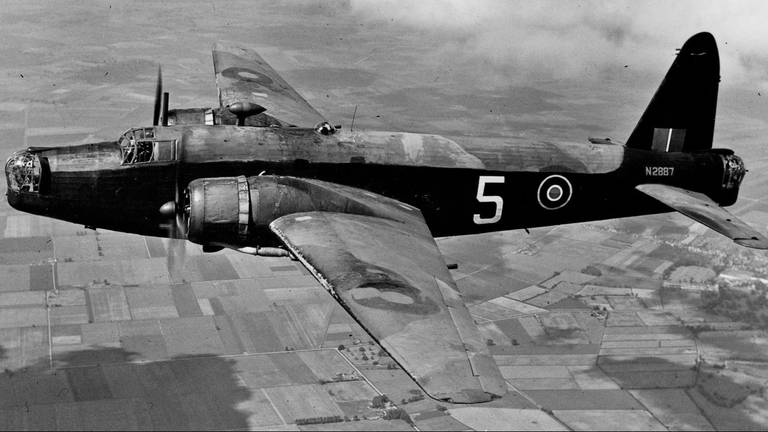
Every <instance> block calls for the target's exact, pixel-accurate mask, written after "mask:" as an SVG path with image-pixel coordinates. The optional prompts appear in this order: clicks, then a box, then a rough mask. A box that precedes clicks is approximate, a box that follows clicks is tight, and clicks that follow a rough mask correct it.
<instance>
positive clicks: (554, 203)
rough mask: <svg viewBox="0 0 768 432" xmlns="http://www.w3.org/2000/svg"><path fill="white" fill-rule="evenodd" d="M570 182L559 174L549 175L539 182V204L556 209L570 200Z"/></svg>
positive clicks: (549, 208) (571, 191) (548, 208)
mask: <svg viewBox="0 0 768 432" xmlns="http://www.w3.org/2000/svg"><path fill="white" fill-rule="evenodd" d="M572 193H573V188H572V187H571V182H569V181H568V179H567V178H565V177H563V176H561V175H551V176H549V177H547V178H545V179H544V180H543V181H542V182H541V184H539V190H538V191H537V193H536V194H537V198H538V200H539V205H541V206H542V207H544V208H545V209H547V210H557V209H559V208H561V207H563V206H565V205H566V204H568V201H570V200H571V194H572Z"/></svg>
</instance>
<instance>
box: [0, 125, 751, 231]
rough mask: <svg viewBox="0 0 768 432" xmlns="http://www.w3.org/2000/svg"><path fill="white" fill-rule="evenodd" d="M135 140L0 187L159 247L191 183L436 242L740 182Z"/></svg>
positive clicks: (724, 198) (583, 159)
mask: <svg viewBox="0 0 768 432" xmlns="http://www.w3.org/2000/svg"><path fill="white" fill-rule="evenodd" d="M134 131H137V132H134V133H133V134H132V135H130V136H131V138H132V139H136V140H137V141H139V140H140V136H139V132H138V131H140V133H141V136H142V137H143V136H144V135H146V136H147V137H151V138H146V139H145V141H147V142H149V143H158V144H156V145H155V147H154V152H155V155H154V156H151V159H150V160H141V159H140V158H137V155H136V154H133V153H130V154H129V153H127V150H126V145H127V141H126V139H127V138H126V136H125V135H124V136H123V137H122V138H121V140H119V141H116V142H102V143H96V144H87V145H79V146H71V147H55V148H47V149H30V150H28V151H27V153H26V154H28V155H31V156H30V157H33V158H36V159H35V160H37V161H38V162H37V164H38V165H39V170H40V172H39V176H38V178H37V181H38V185H37V186H31V187H29V188H21V189H20V190H18V191H15V190H13V189H14V188H12V187H9V190H8V200H9V202H10V204H11V205H12V206H13V207H15V208H17V209H19V210H22V211H26V212H30V213H35V214H39V215H43V216H49V217H54V218H58V219H63V220H67V221H70V222H75V223H79V224H84V225H86V226H89V227H94V228H106V229H111V230H118V231H124V232H131V233H136V234H142V235H152V236H167V235H168V224H169V220H168V217H167V215H163V214H161V212H160V211H159V209H160V208H161V206H163V204H164V203H167V202H169V201H173V200H174V199H176V198H177V197H178V195H177V194H178V191H179V190H180V189H183V188H185V187H186V185H188V184H189V182H191V181H192V180H194V179H198V178H210V177H231V176H236V175H244V176H256V175H259V174H265V175H278V176H295V177H301V178H312V179H319V180H325V181H329V182H333V183H338V184H343V185H347V186H353V187H357V188H360V189H363V190H366V191H370V192H373V193H378V194H381V195H384V196H387V197H390V198H394V199H397V200H400V201H402V202H404V203H407V204H410V205H412V206H414V207H416V208H418V209H420V210H421V211H422V213H423V215H424V217H425V219H426V221H427V224H428V225H429V227H430V229H431V231H432V234H433V235H434V236H451V235H463V234H474V233H482V232H490V231H503V230H510V229H519V228H532V227H538V226H547V225H556V224H563V223H573V222H583V221H590V220H600V219H608V218H616V217H624V216H633V215H643V214H651V213H660V212H667V211H670V209H669V208H668V207H667V206H665V205H663V204H661V203H659V202H658V201H656V200H654V199H652V198H650V197H648V196H647V195H645V194H643V193H640V192H638V191H636V190H635V189H634V187H635V186H636V185H638V184H643V183H664V184H668V185H673V186H678V187H681V188H685V189H688V190H691V191H696V192H701V193H704V194H706V195H708V196H709V197H710V198H712V199H713V200H715V201H716V202H718V203H719V204H721V205H730V204H732V203H733V202H735V199H736V196H737V194H738V182H736V183H735V185H734V184H730V185H729V184H728V183H729V179H728V177H729V175H730V174H729V170H728V168H727V165H728V164H727V160H726V159H728V158H730V159H733V158H736V157H735V156H731V155H730V152H728V151H709V152H701V153H664V152H653V151H645V150H637V149H630V148H625V147H623V146H620V145H610V144H608V145H606V144H552V143H527V142H523V141H520V140H513V139H489V140H481V139H471V140H470V139H447V138H444V137H440V136H436V135H421V134H405V133H389V132H356V133H354V132H353V133H350V132H346V133H345V132H339V133H336V134H334V135H322V134H319V133H317V132H316V131H315V130H314V129H296V128H257V127H236V126H171V127H154V128H145V129H137V130H134ZM134 135H135V136H134ZM161 145H163V146H168V148H167V149H165V150H159V149H160V147H159V146H161ZM131 151H133V152H138V151H139V150H137V149H136V148H133V150H131ZM137 154H138V153H137ZM736 159H738V158H736ZM738 163H739V164H741V161H740V160H738ZM741 168H742V169H743V165H742V166H741ZM8 175H9V183H10V182H11V179H10V175H11V174H10V173H9V174H8ZM739 180H740V179H739ZM272 240H274V239H272ZM265 241H266V239H265Z"/></svg>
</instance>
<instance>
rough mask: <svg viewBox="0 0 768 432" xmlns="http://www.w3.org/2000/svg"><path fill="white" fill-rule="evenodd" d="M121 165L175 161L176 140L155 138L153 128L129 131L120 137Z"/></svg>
mask: <svg viewBox="0 0 768 432" xmlns="http://www.w3.org/2000/svg"><path fill="white" fill-rule="evenodd" d="M120 152H121V153H122V159H123V161H122V164H123V165H134V164H142V163H149V162H166V161H172V160H175V159H176V140H164V139H158V138H155V130H154V129H153V128H142V129H131V130H129V131H128V132H126V133H124V134H123V136H122V137H120Z"/></svg>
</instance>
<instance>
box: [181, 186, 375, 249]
mask: <svg viewBox="0 0 768 432" xmlns="http://www.w3.org/2000/svg"><path fill="white" fill-rule="evenodd" d="M187 197H188V198H187V199H188V202H187V203H185V206H184V212H185V217H186V219H187V239H189V240H190V241H193V242H195V243H199V244H203V245H208V246H226V247H234V248H240V247H244V246H276V245H279V244H280V242H279V240H278V238H277V237H276V236H275V235H274V234H273V233H272V231H270V229H269V224H270V223H271V222H272V221H274V220H275V219H277V218H279V217H282V216H285V215H288V214H294V213H302V212H310V211H329V212H343V213H355V214H363V215H373V214H377V210H376V209H374V208H372V207H369V206H366V205H362V204H361V203H360V200H359V199H354V198H355V197H354V196H353V195H351V194H350V193H349V192H347V191H345V190H344V189H343V188H340V187H338V186H336V187H328V185H327V184H326V183H324V182H320V181H317V180H305V179H298V178H294V177H278V176H254V177H248V178H246V177H244V176H240V177H218V178H203V179H197V180H194V181H192V182H190V183H189V186H188V188H187Z"/></svg>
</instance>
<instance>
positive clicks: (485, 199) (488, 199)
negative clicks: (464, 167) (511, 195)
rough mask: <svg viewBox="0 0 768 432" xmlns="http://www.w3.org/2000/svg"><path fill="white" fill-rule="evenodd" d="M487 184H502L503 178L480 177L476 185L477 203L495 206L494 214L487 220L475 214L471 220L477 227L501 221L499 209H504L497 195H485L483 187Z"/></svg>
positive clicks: (502, 201) (501, 200)
mask: <svg viewBox="0 0 768 432" xmlns="http://www.w3.org/2000/svg"><path fill="white" fill-rule="evenodd" d="M487 183H504V177H502V176H480V180H479V182H478V183H477V201H478V202H481V203H494V204H496V212H495V213H494V215H493V216H491V217H489V218H483V217H480V215H479V214H477V213H475V215H474V217H473V218H472V220H473V221H474V222H475V224H477V225H482V224H492V223H496V222H498V221H500V220H501V209H502V208H503V207H504V200H503V199H502V198H501V197H500V196H497V195H488V196H486V195H485V185H486V184H487Z"/></svg>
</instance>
